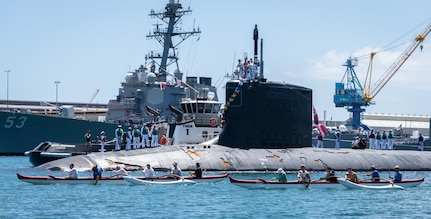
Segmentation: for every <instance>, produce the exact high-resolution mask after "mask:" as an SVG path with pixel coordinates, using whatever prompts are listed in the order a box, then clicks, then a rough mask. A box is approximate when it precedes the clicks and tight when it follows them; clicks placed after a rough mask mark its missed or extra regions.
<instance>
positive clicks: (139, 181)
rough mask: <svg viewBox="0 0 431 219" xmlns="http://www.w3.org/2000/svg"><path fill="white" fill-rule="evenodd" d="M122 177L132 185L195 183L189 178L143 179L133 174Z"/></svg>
mask: <svg viewBox="0 0 431 219" xmlns="http://www.w3.org/2000/svg"><path fill="white" fill-rule="evenodd" d="M123 179H124V180H125V181H127V182H129V183H131V184H132V185H173V184H182V185H187V184H195V183H196V182H195V181H193V180H189V179H184V178H181V179H178V180H169V181H168V180H163V181H162V180H154V181H152V180H143V179H138V178H136V177H133V176H124V177H123Z"/></svg>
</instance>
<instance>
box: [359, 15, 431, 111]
mask: <svg viewBox="0 0 431 219" xmlns="http://www.w3.org/2000/svg"><path fill="white" fill-rule="evenodd" d="M430 31H431V23H429V24H428V26H427V27H426V28H425V30H424V31H423V32H422V33H421V34H419V35H417V36H416V37H415V39H414V40H413V42H412V43H411V44H410V46H409V47H408V48H407V49H406V50H405V51H404V52H403V53H402V54H401V55H400V56H399V57H398V59H397V60H396V61H395V62H394V63H392V65H391V66H390V67H389V68H388V69H387V70H386V72H385V73H384V74H383V75H382V76H381V77H380V79H379V80H378V81H376V82H375V83H374V85H373V86H372V88H371V89H370V86H369V85H368V86H367V85H364V87H365V89H364V95H363V99H364V101H365V102H367V103H368V102H370V101H371V100H372V99H373V98H374V97H375V96H376V95H377V94H378V93H379V92H380V90H382V88H383V87H384V86H385V85H386V83H388V81H389V80H390V79H391V78H392V76H394V74H395V73H396V72H397V71H398V69H400V68H401V66H402V65H403V64H404V62H405V61H406V60H407V59H408V58H409V57H410V55H411V54H412V53H413V52H414V51H415V50H416V48H417V47H418V46H419V44H421V43H422V42H423V41H424V39H425V37H426V36H427V35H428V34H429V33H430ZM374 54H375V53H374ZM374 54H372V56H371V59H370V62H371V61H372V57H373V56H374ZM367 75H368V73H367ZM366 83H367V81H366Z"/></svg>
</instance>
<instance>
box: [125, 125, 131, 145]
mask: <svg viewBox="0 0 431 219" xmlns="http://www.w3.org/2000/svg"><path fill="white" fill-rule="evenodd" d="M131 144H132V127H129V130H127V132H126V150H127V151H128V150H130V149H132V148H131Z"/></svg>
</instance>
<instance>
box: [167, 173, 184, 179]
mask: <svg viewBox="0 0 431 219" xmlns="http://www.w3.org/2000/svg"><path fill="white" fill-rule="evenodd" d="M168 174H169V175H170V176H174V177H175V178H176V179H177V180H179V179H184V177H182V176H179V175H177V174H173V173H171V172H169V173H168Z"/></svg>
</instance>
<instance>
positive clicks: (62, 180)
mask: <svg viewBox="0 0 431 219" xmlns="http://www.w3.org/2000/svg"><path fill="white" fill-rule="evenodd" d="M16 175H17V177H18V179H19V180H21V181H24V182H27V183H33V184H57V183H59V184H96V181H95V180H94V179H93V178H92V177H79V178H78V179H69V178H66V177H56V176H51V175H48V176H25V175H21V174H19V173H17V174H16ZM228 176H229V173H225V174H223V175H208V176H203V177H202V178H193V177H191V176H185V177H184V179H186V180H191V181H194V182H196V183H205V182H207V183H214V182H219V181H222V180H224V179H226V178H227V177H228ZM137 179H140V180H148V181H161V182H167V181H175V180H176V179H173V178H170V177H167V176H161V177H156V178H152V179H146V178H143V177H138V178H137ZM97 184H114V185H130V183H129V182H127V181H126V180H124V179H123V178H121V177H118V178H117V177H102V178H100V179H99V180H98V182H97Z"/></svg>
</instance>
